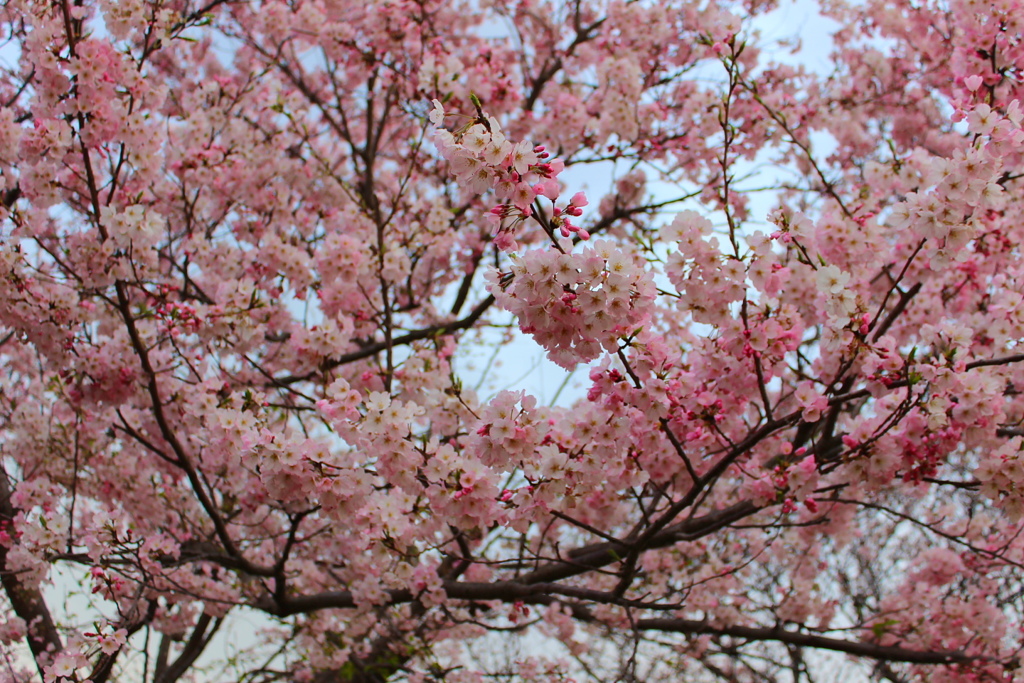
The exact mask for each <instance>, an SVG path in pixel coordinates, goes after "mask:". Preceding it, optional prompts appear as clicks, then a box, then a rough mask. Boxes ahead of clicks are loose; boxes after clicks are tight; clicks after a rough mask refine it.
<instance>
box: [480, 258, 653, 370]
mask: <svg viewBox="0 0 1024 683" xmlns="http://www.w3.org/2000/svg"><path fill="white" fill-rule="evenodd" d="M488 278H489V285H488V288H489V290H490V291H491V293H492V294H493V295H494V297H495V298H496V299H497V301H498V303H499V304H500V305H501V306H502V308H504V309H506V310H508V311H510V312H512V313H513V314H515V315H516V317H517V319H518V321H519V327H520V329H521V330H522V331H523V332H526V333H528V334H530V335H531V336H532V337H533V338H534V339H535V340H536V341H537V343H538V344H540V345H541V346H543V347H544V348H545V349H547V351H548V356H549V357H550V358H551V360H552V361H554V362H555V363H557V364H559V365H561V366H562V367H565V368H572V367H574V366H575V365H576V364H577V363H580V362H584V363H585V362H588V361H591V360H593V359H595V358H597V357H598V355H599V354H600V353H602V351H608V352H612V353H614V352H615V351H616V350H617V348H618V346H617V344H618V339H619V338H620V337H622V336H627V335H629V334H631V333H633V332H635V331H636V330H637V328H639V327H640V326H642V325H643V324H644V321H645V320H646V318H647V315H648V314H649V312H650V306H651V303H652V302H653V301H654V282H653V280H652V279H651V276H650V274H649V273H648V272H647V271H646V270H645V269H644V268H643V266H642V265H641V264H640V263H639V262H638V261H637V260H636V259H635V258H633V257H632V256H630V255H629V254H628V253H626V252H624V251H622V250H620V249H619V248H617V247H616V246H615V245H614V244H613V243H612V242H610V241H608V240H597V241H596V242H594V243H593V244H592V245H591V246H588V247H586V248H585V249H583V250H582V251H579V252H562V251H556V250H553V249H551V250H545V249H534V250H530V251H527V252H526V253H524V254H522V255H521V256H519V257H517V258H515V259H513V261H512V266H511V269H510V271H508V272H505V273H502V272H498V271H493V272H491V273H490V274H489V276H488Z"/></svg>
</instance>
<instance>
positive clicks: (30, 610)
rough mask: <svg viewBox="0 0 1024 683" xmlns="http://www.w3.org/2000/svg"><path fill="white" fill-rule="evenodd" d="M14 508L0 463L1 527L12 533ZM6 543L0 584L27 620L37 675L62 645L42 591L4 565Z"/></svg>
mask: <svg viewBox="0 0 1024 683" xmlns="http://www.w3.org/2000/svg"><path fill="white" fill-rule="evenodd" d="M15 515H16V510H15V509H14V506H13V505H12V504H11V485H10V480H9V479H8V478H7V469H6V468H5V467H3V466H2V464H0V523H2V525H3V526H2V529H3V531H6V532H7V533H8V534H11V535H12V536H13V533H12V531H13V525H14V517H15ZM8 550H9V548H8V546H7V545H5V544H3V543H0V584H2V585H3V587H4V592H6V593H7V599H8V600H10V602H11V609H13V610H14V613H15V614H17V615H18V616H19V617H21V618H22V619H24V620H25V623H26V624H28V627H29V628H28V635H27V640H28V647H29V649H30V650H31V651H32V656H33V658H34V659H35V662H36V667H37V668H38V669H39V674H40V676H42V675H43V667H44V662H48V661H49V659H50V658H51V657H53V656H54V655H56V654H57V653H58V652H60V651H61V650H63V649H64V645H63V643H61V640H60V634H59V633H58V632H57V626H56V624H54V622H53V617H51V616H50V610H49V608H47V606H46V601H45V600H44V599H43V593H42V591H40V590H39V588H37V587H36V586H33V585H29V584H26V583H25V582H23V581H22V580H21V578H20V576H19V575H18V573H17V572H13V571H11V570H10V569H8V567H7V552H8Z"/></svg>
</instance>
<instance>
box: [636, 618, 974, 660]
mask: <svg viewBox="0 0 1024 683" xmlns="http://www.w3.org/2000/svg"><path fill="white" fill-rule="evenodd" d="M636 628H637V630H639V631H664V632H671V633H687V634H694V635H698V634H705V635H712V636H730V637H733V638H743V639H745V640H757V641H775V642H778V643H785V644H787V645H795V646H797V647H813V648H817V649H820V650H832V651H833V652H845V653H846V654H849V655H854V656H856V657H869V658H871V659H876V660H882V661H887V662H906V663H909V664H962V663H967V662H972V661H976V660H977V659H978V658H977V657H971V656H969V655H967V654H964V653H963V652H949V651H943V650H932V651H922V650H912V649H909V648H905V647H898V646H886V645H878V644H876V643H864V642H858V641H852V640H842V639H840V638H828V637H826V636H820V635H815V634H812V633H802V632H799V631H787V630H785V629H783V628H779V627H773V628H764V627H755V626H713V625H711V624H708V623H707V622H705V621H695V620H692V619H638V620H637V622H636Z"/></svg>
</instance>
